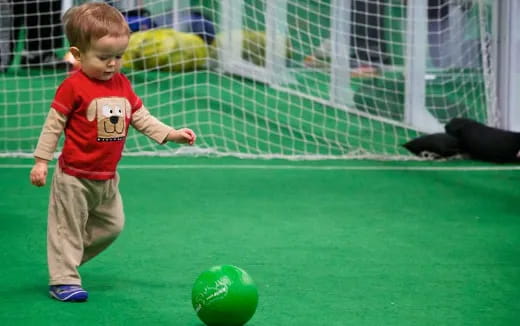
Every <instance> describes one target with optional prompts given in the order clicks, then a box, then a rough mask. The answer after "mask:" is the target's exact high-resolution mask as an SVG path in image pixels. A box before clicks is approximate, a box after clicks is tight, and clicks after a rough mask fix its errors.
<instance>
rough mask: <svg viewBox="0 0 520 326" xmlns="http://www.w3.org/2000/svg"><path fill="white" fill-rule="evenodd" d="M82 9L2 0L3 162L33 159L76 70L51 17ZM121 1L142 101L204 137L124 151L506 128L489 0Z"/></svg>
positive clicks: (294, 154)
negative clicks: (457, 126)
mask: <svg viewBox="0 0 520 326" xmlns="http://www.w3.org/2000/svg"><path fill="white" fill-rule="evenodd" d="M80 2H81V1H63V5H62V1H29V0H25V1H17V2H15V3H16V5H14V4H13V3H12V2H11V1H5V0H0V13H1V15H0V16H1V19H0V69H1V70H2V72H0V105H1V106H2V114H3V117H2V118H3V119H2V123H1V125H0V155H2V156H6V155H27V156H29V155H30V154H31V152H32V151H33V149H34V146H35V145H36V142H37V138H38V136H39V132H40V130H41V126H42V123H43V121H44V119H45V116H46V114H47V112H48V109H49V105H50V103H51V100H52V98H53V95H54V92H55V89H56V87H57V86H58V85H59V84H60V82H61V81H62V80H63V79H64V78H66V76H67V75H68V73H69V72H68V70H66V69H62V67H61V66H60V65H56V60H55V58H54V56H56V57H58V59H61V58H63V57H64V56H65V54H66V52H67V44H66V41H65V40H64V39H63V34H62V33H61V30H60V28H59V27H56V26H57V25H56V19H55V17H58V18H59V16H60V14H61V12H62V11H63V10H64V9H66V8H64V6H67V5H69V3H76V4H77V3H80ZM35 3H39V4H35ZM42 3H50V4H48V8H49V9H46V8H47V7H42V6H43V5H42ZM111 3H112V4H113V5H114V6H116V7H117V8H119V9H120V10H121V11H122V12H124V13H125V14H126V16H127V19H128V21H129V23H130V26H131V27H132V29H133V30H135V32H134V33H133V34H132V37H131V40H130V45H129V48H128V51H127V53H126V54H125V57H124V67H123V71H124V72H125V73H126V74H127V76H129V78H130V79H131V80H132V82H133V85H134V89H135V91H136V93H137V94H138V95H139V96H140V97H141V98H142V99H143V101H144V103H145V105H146V106H147V107H148V108H149V109H150V111H151V112H152V113H153V114H154V115H155V116H157V117H158V118H159V119H161V120H162V121H164V122H165V123H168V124H171V125H173V126H175V127H183V126H188V127H190V128H192V129H193V130H194V131H195V132H196V133H197V134H198V135H199V138H198V144H197V146H196V147H195V149H193V148H192V149H185V148H180V147H179V146H177V145H165V146H157V145H156V144H155V143H154V142H153V141H151V140H149V139H147V138H146V137H144V136H142V135H140V134H138V133H136V132H131V133H130V135H129V137H128V139H127V145H126V149H125V151H126V153H127V154H132V155H144V154H157V155H175V154H191V153H199V154H200V153H203V154H211V155H236V156H240V157H264V158H269V157H282V158H288V159H300V158H308V159H318V158H360V157H374V158H407V157H410V156H409V153H407V152H406V151H405V150H404V149H403V148H402V146H401V145H402V144H403V143H404V142H406V141H408V140H410V139H412V138H414V137H416V136H418V135H421V134H422V132H434V131H436V130H439V131H442V126H443V124H444V123H445V122H447V121H448V120H449V119H450V118H453V117H468V118H472V119H476V120H478V121H481V122H486V123H490V124H494V123H495V122H496V121H497V113H496V105H495V103H496V101H495V95H494V92H493V91H492V90H493V88H494V86H493V80H494V71H493V70H492V66H491V57H490V54H491V53H492V51H491V49H490V47H489V45H490V44H492V42H491V36H490V35H491V26H492V21H491V20H492V17H493V15H492V13H491V10H492V6H491V5H490V4H489V1H486V0H414V1H413V2H412V1H411V0H408V1H406V0H364V1H361V0H351V1H350V0H349V1H345V0H343V1H340V0H331V1H325V0H314V1H311V0H299V1H297V0H288V1H253V0H240V1H239V0H223V1H216V0H206V1H203V0H200V1H164V0H148V1H144V0H143V1H111ZM20 4H24V5H25V7H23V6H22V7H23V8H22V7H20ZM34 5H36V6H40V7H37V9H36V10H34V8H31V6H34ZM31 10H33V11H35V12H36V13H32V14H31ZM45 10H47V13H50V12H54V16H53V15H50V14H48V15H47V16H48V17H47V18H46V19H45V20H42V18H41V17H42V16H44V13H45V12H46V11H45ZM31 15H32V16H31ZM24 17H31V18H28V19H27V18H24ZM34 19H36V21H37V22H38V24H37V26H33V25H34V24H33V22H34ZM58 20H59V19H58ZM51 54H52V56H51ZM42 65H44V68H43V69H42V68H41V67H42ZM407 87H408V89H407Z"/></svg>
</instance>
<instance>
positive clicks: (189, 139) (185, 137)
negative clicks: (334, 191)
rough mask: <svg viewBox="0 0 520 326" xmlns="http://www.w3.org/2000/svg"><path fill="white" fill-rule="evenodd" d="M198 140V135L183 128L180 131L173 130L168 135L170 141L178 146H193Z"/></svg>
mask: <svg viewBox="0 0 520 326" xmlns="http://www.w3.org/2000/svg"><path fill="white" fill-rule="evenodd" d="M196 139H197V135H195V133H194V132H193V130H191V129H188V128H181V129H178V130H172V131H171V132H170V134H169V135H168V140H169V141H174V142H176V143H178V144H188V145H193V144H194V143H195V140H196Z"/></svg>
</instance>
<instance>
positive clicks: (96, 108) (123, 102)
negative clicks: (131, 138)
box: [87, 97, 131, 141]
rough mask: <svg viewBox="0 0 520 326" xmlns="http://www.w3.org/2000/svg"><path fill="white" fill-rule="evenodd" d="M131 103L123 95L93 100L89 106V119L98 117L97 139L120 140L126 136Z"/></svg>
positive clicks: (92, 119)
mask: <svg viewBox="0 0 520 326" xmlns="http://www.w3.org/2000/svg"><path fill="white" fill-rule="evenodd" d="M130 113H131V109H130V103H129V102H128V100H127V99H126V98H122V97H105V98H97V99H95V100H93V101H92V102H91V103H90V105H89V106H88V108H87V120H88V121H94V119H96V117H97V130H98V132H97V134H98V136H97V141H118V140H122V139H124V138H125V136H126V119H125V117H126V118H130Z"/></svg>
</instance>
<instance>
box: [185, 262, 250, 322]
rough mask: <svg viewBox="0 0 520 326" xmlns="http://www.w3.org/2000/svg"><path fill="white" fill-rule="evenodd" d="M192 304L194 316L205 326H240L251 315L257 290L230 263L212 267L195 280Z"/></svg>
mask: <svg viewBox="0 0 520 326" xmlns="http://www.w3.org/2000/svg"><path fill="white" fill-rule="evenodd" d="M191 303H192V305H193V309H195V312H196V313H197V316H198V317H199V318H200V320H202V322H204V323H205V324H206V325H208V326H240V325H244V324H245V323H247V322H248V321H249V319H251V317H253V314H254V313H255V311H256V306H257V305H258V290H257V288H256V285H255V282H254V281H253V279H252V278H251V276H249V274H247V273H246V271H244V270H243V269H241V268H238V267H236V266H232V265H220V266H214V267H211V268H210V269H208V270H206V271H204V272H202V273H201V274H200V275H199V276H198V277H197V279H196V280H195V283H194V284H193V288H192V291H191Z"/></svg>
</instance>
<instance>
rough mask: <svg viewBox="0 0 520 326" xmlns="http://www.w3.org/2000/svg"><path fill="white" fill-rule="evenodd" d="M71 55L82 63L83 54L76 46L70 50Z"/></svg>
mask: <svg viewBox="0 0 520 326" xmlns="http://www.w3.org/2000/svg"><path fill="white" fill-rule="evenodd" d="M69 51H70V54H72V56H73V57H74V59H76V61H78V62H79V61H81V58H80V57H81V52H80V51H79V49H78V48H77V47H75V46H71V47H70V49H69Z"/></svg>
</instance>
